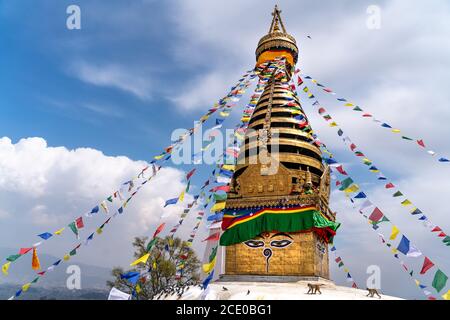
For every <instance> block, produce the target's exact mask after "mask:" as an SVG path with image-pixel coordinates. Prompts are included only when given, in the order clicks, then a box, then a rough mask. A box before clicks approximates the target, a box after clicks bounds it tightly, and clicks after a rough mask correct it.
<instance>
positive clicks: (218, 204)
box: [210, 201, 226, 212]
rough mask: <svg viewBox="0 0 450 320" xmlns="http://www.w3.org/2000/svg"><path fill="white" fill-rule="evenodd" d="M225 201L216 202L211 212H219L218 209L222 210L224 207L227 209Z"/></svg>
mask: <svg viewBox="0 0 450 320" xmlns="http://www.w3.org/2000/svg"><path fill="white" fill-rule="evenodd" d="M225 203H226V202H225V201H223V202H216V204H214V206H213V207H212V208H211V209H210V211H211V212H217V211H221V210H223V209H225Z"/></svg>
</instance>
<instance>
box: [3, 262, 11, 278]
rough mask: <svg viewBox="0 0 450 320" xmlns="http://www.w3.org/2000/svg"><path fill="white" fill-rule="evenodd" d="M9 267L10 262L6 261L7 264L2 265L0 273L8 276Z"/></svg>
mask: <svg viewBox="0 0 450 320" xmlns="http://www.w3.org/2000/svg"><path fill="white" fill-rule="evenodd" d="M10 265H11V261H8V262H7V263H5V264H4V265H2V272H3V274H4V275H5V276H7V275H8V269H9V266H10Z"/></svg>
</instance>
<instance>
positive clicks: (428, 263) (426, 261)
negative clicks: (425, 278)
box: [420, 257, 434, 274]
mask: <svg viewBox="0 0 450 320" xmlns="http://www.w3.org/2000/svg"><path fill="white" fill-rule="evenodd" d="M433 266H434V263H433V262H431V260H430V259H428V258H427V257H425V259H424V260H423V266H422V270H420V274H425V272H427V271H428V270H429V269H431V268H432V267H433Z"/></svg>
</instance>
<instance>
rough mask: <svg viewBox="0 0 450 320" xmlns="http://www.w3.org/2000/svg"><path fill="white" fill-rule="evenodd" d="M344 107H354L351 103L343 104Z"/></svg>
mask: <svg viewBox="0 0 450 320" xmlns="http://www.w3.org/2000/svg"><path fill="white" fill-rule="evenodd" d="M344 106H345V107H354V106H355V105H354V104H353V103H350V102H347V103H346V104H344Z"/></svg>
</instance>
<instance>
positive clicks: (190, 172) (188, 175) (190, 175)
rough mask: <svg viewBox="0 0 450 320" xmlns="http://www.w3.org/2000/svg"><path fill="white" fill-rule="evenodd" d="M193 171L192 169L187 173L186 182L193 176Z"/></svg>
mask: <svg viewBox="0 0 450 320" xmlns="http://www.w3.org/2000/svg"><path fill="white" fill-rule="evenodd" d="M195 170H196V169H192V170H191V171H189V173H188V174H187V175H186V180H189V179H190V178H191V177H192V175H193V174H194V172H195Z"/></svg>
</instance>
